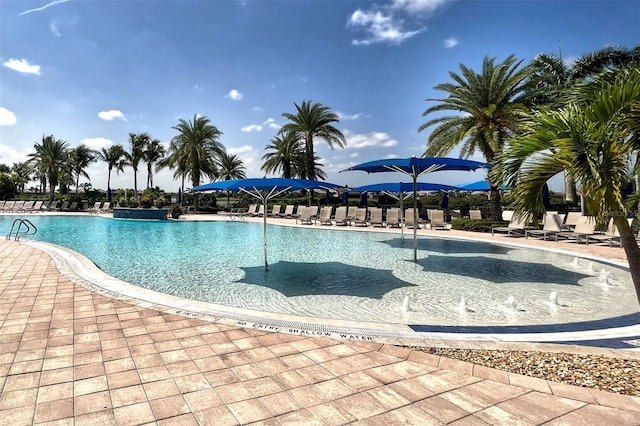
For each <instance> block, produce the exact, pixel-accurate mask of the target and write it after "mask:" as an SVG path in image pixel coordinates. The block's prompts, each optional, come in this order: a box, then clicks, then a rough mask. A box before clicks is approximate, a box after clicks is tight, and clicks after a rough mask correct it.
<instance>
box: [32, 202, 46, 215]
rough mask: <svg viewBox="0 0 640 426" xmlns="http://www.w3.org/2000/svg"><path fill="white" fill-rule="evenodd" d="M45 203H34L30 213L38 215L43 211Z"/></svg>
mask: <svg viewBox="0 0 640 426" xmlns="http://www.w3.org/2000/svg"><path fill="white" fill-rule="evenodd" d="M43 203H44V201H36V202H35V203H33V206H31V208H30V209H29V213H38V212H40V211H41V210H42V204H43Z"/></svg>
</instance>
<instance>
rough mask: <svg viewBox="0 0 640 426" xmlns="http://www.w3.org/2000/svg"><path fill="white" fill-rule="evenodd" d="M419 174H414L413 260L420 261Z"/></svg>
mask: <svg viewBox="0 0 640 426" xmlns="http://www.w3.org/2000/svg"><path fill="white" fill-rule="evenodd" d="M417 179H418V176H416V174H415V173H414V174H413V261H414V262H418V194H417V192H418V191H417V189H418V184H417Z"/></svg>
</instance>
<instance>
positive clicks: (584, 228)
mask: <svg viewBox="0 0 640 426" xmlns="http://www.w3.org/2000/svg"><path fill="white" fill-rule="evenodd" d="M595 230H596V218H595V217H593V216H580V217H579V218H578V223H576V227H575V228H574V229H573V231H562V232H558V233H556V234H555V237H556V241H559V240H560V239H565V240H574V241H575V242H576V243H581V242H584V243H586V242H587V237H588V236H589V235H593V234H594V233H595Z"/></svg>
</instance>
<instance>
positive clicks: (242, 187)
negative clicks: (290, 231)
mask: <svg viewBox="0 0 640 426" xmlns="http://www.w3.org/2000/svg"><path fill="white" fill-rule="evenodd" d="M339 187H340V186H339V185H335V184H333V183H328V182H321V181H318V180H308V179H286V178H249V179H232V180H221V181H217V182H211V183H207V184H204V185H200V186H196V187H195V188H192V189H191V191H192V192H206V191H234V192H244V193H246V194H249V195H251V196H252V197H255V198H257V199H259V200H260V201H261V202H262V204H263V205H264V206H265V214H263V215H262V219H263V220H262V221H263V234H264V238H263V239H264V267H265V269H269V262H268V261H267V215H266V205H267V202H268V201H269V200H270V199H272V198H274V197H277V196H278V195H280V194H282V193H285V192H288V191H300V190H303V189H310V190H311V189H324V190H336V189H337V188H339Z"/></svg>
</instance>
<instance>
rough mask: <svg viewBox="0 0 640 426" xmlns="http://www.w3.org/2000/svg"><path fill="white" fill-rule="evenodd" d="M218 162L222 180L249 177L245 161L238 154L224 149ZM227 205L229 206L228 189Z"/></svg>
mask: <svg viewBox="0 0 640 426" xmlns="http://www.w3.org/2000/svg"><path fill="white" fill-rule="evenodd" d="M216 163H217V166H218V172H219V176H220V180H231V179H245V178H246V177H247V175H246V174H245V172H244V171H245V167H244V163H243V162H242V160H241V159H240V158H239V157H238V156H237V155H234V154H229V153H227V152H226V151H222V152H221V153H220V157H219V158H218V160H217V161H216ZM226 207H227V208H228V207H229V192H228V191H227V203H226Z"/></svg>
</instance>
